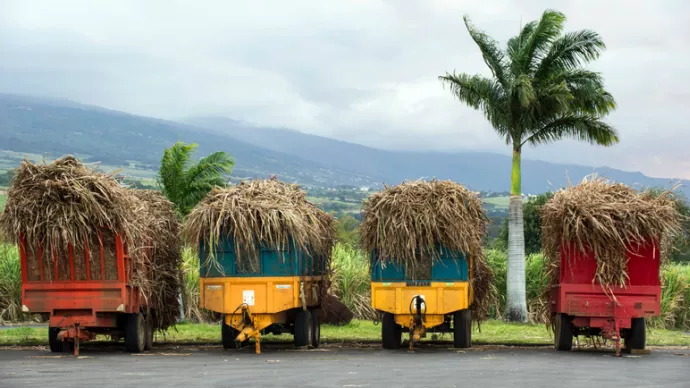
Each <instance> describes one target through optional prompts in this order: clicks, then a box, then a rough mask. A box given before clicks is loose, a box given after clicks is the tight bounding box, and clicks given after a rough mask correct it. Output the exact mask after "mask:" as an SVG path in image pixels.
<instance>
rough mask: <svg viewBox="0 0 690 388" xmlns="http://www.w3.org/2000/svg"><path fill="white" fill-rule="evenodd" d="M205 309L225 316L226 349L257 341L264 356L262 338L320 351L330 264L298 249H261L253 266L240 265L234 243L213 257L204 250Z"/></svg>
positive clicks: (222, 246)
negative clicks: (286, 337)
mask: <svg viewBox="0 0 690 388" xmlns="http://www.w3.org/2000/svg"><path fill="white" fill-rule="evenodd" d="M199 253H200V257H201V258H202V260H201V271H200V274H201V279H200V294H201V295H200V298H201V303H200V304H201V307H202V308H205V309H208V310H211V311H215V312H218V313H221V314H222V315H223V321H222V330H221V336H222V341H223V347H224V348H225V349H229V348H234V347H237V346H239V345H240V344H243V343H246V341H247V340H248V339H249V338H254V340H255V345H256V352H257V353H260V352H261V350H260V349H261V348H260V342H261V334H267V333H273V334H282V333H291V334H293V335H294V340H295V345H296V346H298V347H304V346H312V347H318V346H319V341H320V332H321V330H320V319H319V315H320V308H321V301H322V296H323V290H324V289H325V288H324V287H325V283H326V272H325V271H326V258H325V257H312V256H311V255H310V254H309V253H308V252H301V251H300V250H298V249H296V248H295V249H289V250H284V251H277V250H272V249H261V252H260V254H259V255H257V258H258V260H257V261H256V263H254V264H253V265H248V263H246V262H245V261H238V260H237V256H236V255H235V251H234V244H233V242H232V241H231V240H229V239H226V240H224V241H221V242H220V243H219V244H218V245H217V248H216V249H215V251H214V252H213V254H211V252H209V251H208V249H206V248H205V246H204V243H203V241H202V242H201V243H200V248H199Z"/></svg>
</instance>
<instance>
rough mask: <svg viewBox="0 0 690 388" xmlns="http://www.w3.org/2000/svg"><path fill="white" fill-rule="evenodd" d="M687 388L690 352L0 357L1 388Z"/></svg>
mask: <svg viewBox="0 0 690 388" xmlns="http://www.w3.org/2000/svg"><path fill="white" fill-rule="evenodd" d="M41 386H44V387H48V386H49V387H51V388H63V387H137V388H143V387H146V388H149V387H242V388H244V387H319V388H322V387H349V388H354V387H415V388H418V387H606V388H609V387H662V386H663V387H689V386H690V350H671V349H663V350H659V349H657V350H653V351H652V352H651V354H649V355H642V356H624V357H623V358H620V359H617V358H614V357H613V354H612V353H611V352H597V351H574V352H571V353H562V352H555V351H553V350H551V349H548V348H497V347H477V348H473V349H472V350H467V351H464V352H462V351H460V352H458V351H455V350H453V349H448V348H446V347H445V346H435V347H432V346H429V347H425V348H422V349H419V350H417V351H416V352H415V353H408V352H407V351H405V350H400V351H385V350H382V349H379V348H378V347H375V346H368V347H361V348H356V347H352V346H348V347H345V346H344V347H340V346H334V345H331V346H325V347H322V348H321V349H316V350H308V351H300V350H294V349H290V348H289V346H287V345H266V346H265V347H264V353H263V354H261V355H255V354H253V352H252V350H251V349H248V348H245V349H241V350H235V351H224V350H222V349H220V348H219V347H199V346H185V347H179V348H175V347H158V348H155V349H154V351H153V352H150V353H146V354H144V355H130V354H126V353H123V352H122V350H121V348H120V347H96V348H93V347H92V348H88V347H86V348H82V358H79V359H76V358H74V357H72V356H66V355H54V354H51V353H49V352H46V351H45V350H40V349H32V350H0V387H8V388H10V387H11V388H14V387H41Z"/></svg>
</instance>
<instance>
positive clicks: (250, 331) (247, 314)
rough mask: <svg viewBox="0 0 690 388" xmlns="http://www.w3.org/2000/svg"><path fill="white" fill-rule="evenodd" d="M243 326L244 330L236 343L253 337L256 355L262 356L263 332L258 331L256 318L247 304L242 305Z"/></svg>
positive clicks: (236, 339)
mask: <svg viewBox="0 0 690 388" xmlns="http://www.w3.org/2000/svg"><path fill="white" fill-rule="evenodd" d="M242 324H243V326H242V330H240V333H239V334H238V335H237V337H236V338H235V341H238V342H243V341H245V340H247V339H249V338H252V337H253V338H254V347H255V351H256V354H261V330H257V329H256V325H255V324H254V317H252V313H251V311H249V306H248V305H247V304H246V303H244V304H242Z"/></svg>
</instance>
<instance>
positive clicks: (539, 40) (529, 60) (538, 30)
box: [513, 9, 566, 74]
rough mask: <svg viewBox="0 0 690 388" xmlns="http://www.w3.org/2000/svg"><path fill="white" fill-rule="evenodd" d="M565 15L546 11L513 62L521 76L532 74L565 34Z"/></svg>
mask: <svg viewBox="0 0 690 388" xmlns="http://www.w3.org/2000/svg"><path fill="white" fill-rule="evenodd" d="M565 19H566V17H565V15H564V14H562V13H560V12H558V11H554V10H550V9H548V10H546V11H544V13H543V14H542V16H541V19H540V20H539V23H537V25H536V26H535V27H534V28H533V29H532V31H531V33H530V34H529V35H528V36H527V40H526V41H524V42H523V44H522V46H521V47H520V50H519V51H518V54H517V55H516V57H515V59H514V60H513V61H514V63H513V66H514V67H515V68H516V69H517V70H518V71H519V73H520V74H531V73H532V68H533V67H534V64H535V63H537V62H538V61H539V59H541V58H540V57H541V56H542V55H545V54H546V53H547V52H548V50H549V47H551V45H552V44H553V42H554V41H556V40H557V39H558V37H559V36H560V35H561V33H562V32H563V24H564V23H565Z"/></svg>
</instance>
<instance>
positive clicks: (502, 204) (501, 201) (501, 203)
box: [482, 196, 510, 210]
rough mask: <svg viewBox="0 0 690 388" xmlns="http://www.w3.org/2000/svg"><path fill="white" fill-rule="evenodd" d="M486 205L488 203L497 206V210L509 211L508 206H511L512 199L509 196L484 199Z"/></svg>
mask: <svg viewBox="0 0 690 388" xmlns="http://www.w3.org/2000/svg"><path fill="white" fill-rule="evenodd" d="M482 201H483V202H484V203H488V204H491V205H494V206H496V208H499V209H506V210H507V209H508V206H509V205H510V197H509V196H504V197H491V198H484V199H482Z"/></svg>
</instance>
